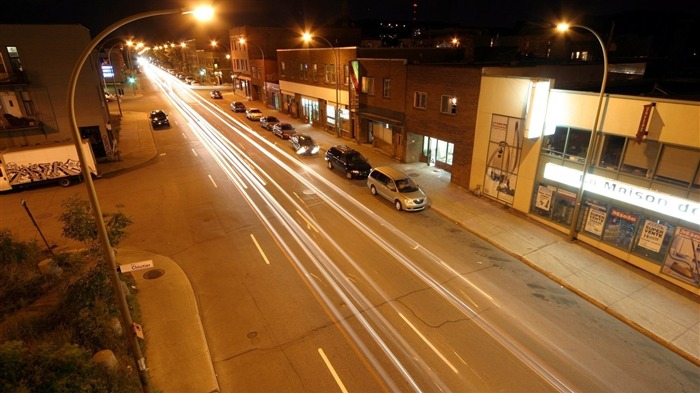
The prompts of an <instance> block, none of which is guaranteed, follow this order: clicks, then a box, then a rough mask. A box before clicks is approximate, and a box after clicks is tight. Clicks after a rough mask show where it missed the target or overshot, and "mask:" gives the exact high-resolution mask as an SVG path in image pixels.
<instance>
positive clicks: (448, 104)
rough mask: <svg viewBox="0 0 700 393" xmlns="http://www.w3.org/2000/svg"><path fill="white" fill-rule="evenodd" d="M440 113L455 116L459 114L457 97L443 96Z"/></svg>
mask: <svg viewBox="0 0 700 393" xmlns="http://www.w3.org/2000/svg"><path fill="white" fill-rule="evenodd" d="M440 112H442V113H447V114H448V115H454V114H456V113H457V97H455V96H442V98H441V100H440Z"/></svg>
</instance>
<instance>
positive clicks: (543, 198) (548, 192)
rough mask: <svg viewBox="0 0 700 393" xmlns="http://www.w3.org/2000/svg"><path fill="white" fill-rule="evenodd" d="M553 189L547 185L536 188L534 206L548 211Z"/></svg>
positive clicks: (550, 206)
mask: <svg viewBox="0 0 700 393" xmlns="http://www.w3.org/2000/svg"><path fill="white" fill-rule="evenodd" d="M553 196H554V190H552V189H551V188H549V187H547V186H543V185H541V184H540V186H539V187H538V188H537V197H536V198H535V208H537V209H540V210H543V211H546V212H548V211H549V210H550V209H551V208H552V197H553Z"/></svg>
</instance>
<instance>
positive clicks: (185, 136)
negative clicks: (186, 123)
mask: <svg viewBox="0 0 700 393" xmlns="http://www.w3.org/2000/svg"><path fill="white" fill-rule="evenodd" d="M182 136H183V137H184V138H185V139H190V138H188V137H187V135H186V134H185V133H184V132H183V133H182Z"/></svg>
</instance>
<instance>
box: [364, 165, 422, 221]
mask: <svg viewBox="0 0 700 393" xmlns="http://www.w3.org/2000/svg"><path fill="white" fill-rule="evenodd" d="M367 186H368V187H369V191H370V192H371V193H372V195H380V196H382V197H384V198H386V199H387V200H389V201H390V202H391V203H393V204H394V207H396V210H399V211H401V210H409V211H414V210H423V209H425V206H426V205H427V204H428V203H427V202H428V197H427V195H425V193H424V192H423V190H421V189H420V187H419V186H418V185H417V184H416V183H414V182H413V179H411V177H410V176H408V175H407V174H405V173H403V172H401V171H399V170H397V169H394V168H392V167H390V166H382V167H378V168H374V169H372V171H371V172H370V173H369V176H368V177H367Z"/></svg>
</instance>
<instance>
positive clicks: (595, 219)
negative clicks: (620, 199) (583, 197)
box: [583, 201, 608, 237]
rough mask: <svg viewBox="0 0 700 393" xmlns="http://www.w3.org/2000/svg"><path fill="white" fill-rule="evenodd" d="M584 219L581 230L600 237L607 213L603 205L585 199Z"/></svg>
mask: <svg viewBox="0 0 700 393" xmlns="http://www.w3.org/2000/svg"><path fill="white" fill-rule="evenodd" d="M586 207H587V208H588V209H586V219H585V221H584V223H583V230H584V231H586V232H588V233H590V234H592V235H595V236H597V237H600V236H601V235H602V234H603V227H604V226H605V218H606V217H607V215H608V212H607V209H606V208H605V206H601V205H598V204H596V203H592V202H590V201H586Z"/></svg>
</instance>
